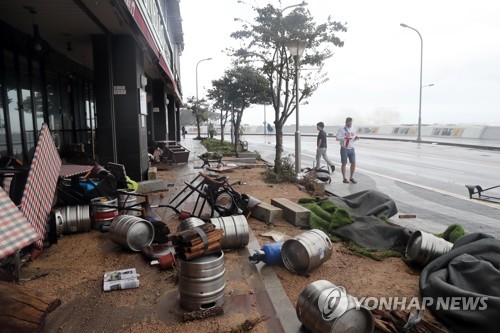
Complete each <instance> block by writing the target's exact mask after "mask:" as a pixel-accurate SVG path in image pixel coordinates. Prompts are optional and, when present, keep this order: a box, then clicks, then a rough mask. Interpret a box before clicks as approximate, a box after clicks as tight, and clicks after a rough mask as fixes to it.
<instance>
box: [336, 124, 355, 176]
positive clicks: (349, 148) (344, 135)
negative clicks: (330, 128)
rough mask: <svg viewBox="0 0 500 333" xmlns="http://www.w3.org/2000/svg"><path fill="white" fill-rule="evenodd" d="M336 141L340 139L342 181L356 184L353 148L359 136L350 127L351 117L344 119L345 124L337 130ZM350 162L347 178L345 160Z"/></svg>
mask: <svg viewBox="0 0 500 333" xmlns="http://www.w3.org/2000/svg"><path fill="white" fill-rule="evenodd" d="M336 139H337V141H340V161H341V163H342V168H341V170H342V177H343V178H344V180H343V182H344V183H346V184H349V182H351V183H353V184H356V183H357V181H356V180H355V179H354V171H355V170H356V152H355V150H354V141H356V140H358V139H359V138H358V137H357V136H356V131H355V130H354V127H352V118H351V117H347V118H346V120H345V126H344V127H342V128H340V129H339V130H338V132H337V137H336ZM348 159H349V163H351V168H350V175H349V178H347V177H346V165H347V160H348Z"/></svg>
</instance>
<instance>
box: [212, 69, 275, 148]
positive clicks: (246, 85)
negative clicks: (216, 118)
mask: <svg viewBox="0 0 500 333" xmlns="http://www.w3.org/2000/svg"><path fill="white" fill-rule="evenodd" d="M212 86H213V87H214V88H213V89H210V90H209V91H208V96H209V98H211V99H213V100H214V101H215V105H217V106H220V107H221V108H224V109H226V115H227V110H228V109H229V108H228V105H229V106H230V110H231V113H232V114H231V121H232V122H233V128H234V145H235V146H234V149H235V151H237V150H238V145H239V142H240V140H239V138H240V126H241V119H242V117H243V112H244V111H245V109H246V108H248V107H250V106H251V105H252V104H263V103H266V102H268V101H269V81H268V80H267V78H266V77H264V76H263V75H262V74H261V73H260V72H259V71H257V70H256V69H254V68H252V67H250V66H234V67H233V68H230V69H228V70H227V71H226V72H225V73H224V76H223V77H222V78H220V79H219V80H213V81H212ZM221 125H222V123H221ZM221 131H222V126H221Z"/></svg>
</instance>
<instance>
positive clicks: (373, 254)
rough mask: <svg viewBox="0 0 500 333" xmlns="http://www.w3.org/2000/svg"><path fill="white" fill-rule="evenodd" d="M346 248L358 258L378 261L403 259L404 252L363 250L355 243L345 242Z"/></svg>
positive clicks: (399, 250)
mask: <svg viewBox="0 0 500 333" xmlns="http://www.w3.org/2000/svg"><path fill="white" fill-rule="evenodd" d="M346 246H347V248H348V249H349V250H351V251H352V252H354V253H356V254H358V255H360V256H364V257H368V258H372V259H375V260H379V261H381V260H384V259H386V258H391V257H397V258H403V257H404V251H405V249H403V248H397V249H390V250H385V251H374V250H368V249H365V248H364V247H362V246H360V245H358V244H356V243H355V242H347V243H346Z"/></svg>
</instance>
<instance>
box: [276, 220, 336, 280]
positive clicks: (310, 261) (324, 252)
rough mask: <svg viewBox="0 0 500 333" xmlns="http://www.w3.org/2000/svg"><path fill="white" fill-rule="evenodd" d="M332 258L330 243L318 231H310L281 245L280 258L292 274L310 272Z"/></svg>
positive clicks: (325, 236)
mask: <svg viewBox="0 0 500 333" xmlns="http://www.w3.org/2000/svg"><path fill="white" fill-rule="evenodd" d="M331 256H332V242H331V240H330V238H329V237H328V236H327V235H326V234H325V233H324V232H323V231H322V230H320V229H311V230H308V231H306V232H303V233H301V234H300V235H297V236H295V237H293V238H290V239H289V240H287V241H285V243H283V246H282V247H281V258H282V259H283V264H284V265H285V267H286V268H287V269H288V270H289V271H290V272H292V273H297V274H303V273H307V272H310V271H312V270H313V269H315V268H316V267H318V266H319V265H321V264H322V263H324V262H325V261H327V260H328V259H329V258H330V257H331Z"/></svg>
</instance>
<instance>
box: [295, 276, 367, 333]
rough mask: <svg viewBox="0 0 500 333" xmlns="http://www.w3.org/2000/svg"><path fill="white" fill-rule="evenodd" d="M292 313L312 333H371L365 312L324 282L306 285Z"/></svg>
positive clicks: (344, 292) (327, 282)
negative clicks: (295, 314)
mask: <svg viewBox="0 0 500 333" xmlns="http://www.w3.org/2000/svg"><path fill="white" fill-rule="evenodd" d="M295 310H296V312H297V317H298V319H299V320H300V322H301V323H302V324H303V325H304V326H305V327H306V328H307V329H308V330H309V331H311V332H313V333H345V332H356V333H372V332H373V330H374V327H375V325H374V319H373V315H372V313H371V311H370V310H369V309H367V308H366V307H363V306H362V305H360V304H359V302H357V301H356V299H355V298H354V297H352V296H351V295H348V294H347V293H346V291H345V290H344V288H342V287H337V286H336V285H334V284H333V283H331V282H330V281H327V280H318V281H315V282H313V283H311V284H309V285H308V286H307V287H306V288H305V289H304V290H303V291H302V292H301V293H300V295H299V298H298V299H297V305H296V307H295Z"/></svg>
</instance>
